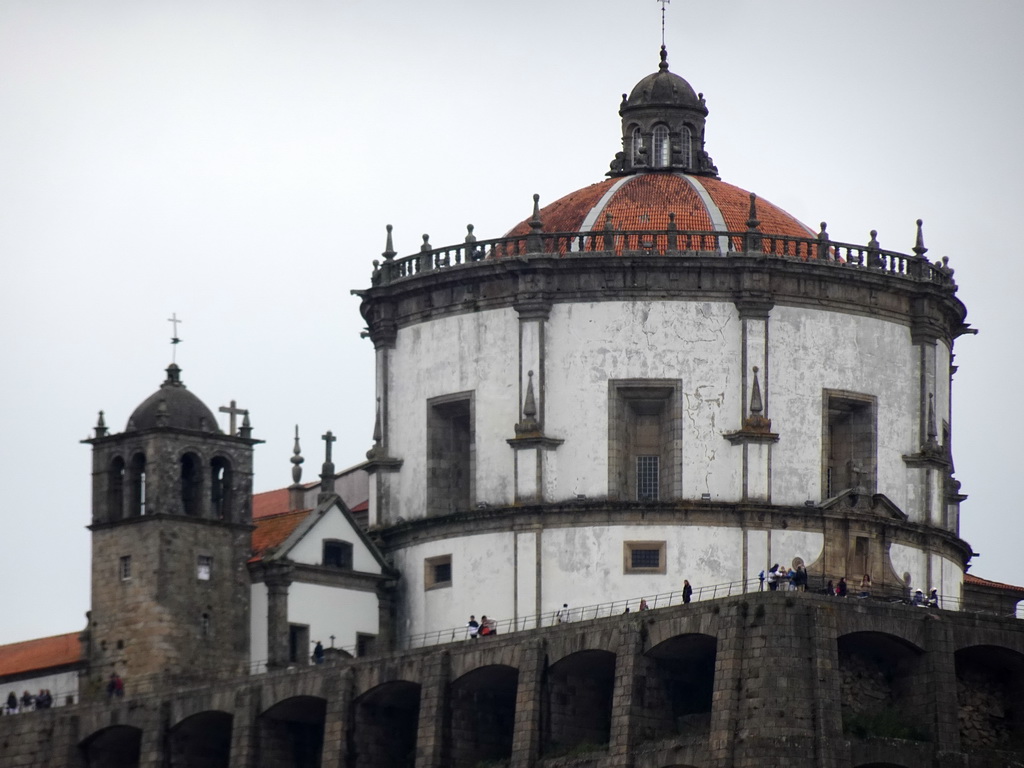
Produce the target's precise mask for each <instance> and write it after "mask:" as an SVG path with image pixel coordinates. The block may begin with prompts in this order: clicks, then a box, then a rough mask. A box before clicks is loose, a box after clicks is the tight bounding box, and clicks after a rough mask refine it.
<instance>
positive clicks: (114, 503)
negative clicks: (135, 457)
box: [107, 456, 125, 520]
mask: <svg viewBox="0 0 1024 768" xmlns="http://www.w3.org/2000/svg"><path fill="white" fill-rule="evenodd" d="M124 476H125V465H124V459H122V458H121V457H120V456H115V457H114V460H113V461H111V462H110V469H109V470H108V472H107V520H120V519H121V518H122V517H124Z"/></svg>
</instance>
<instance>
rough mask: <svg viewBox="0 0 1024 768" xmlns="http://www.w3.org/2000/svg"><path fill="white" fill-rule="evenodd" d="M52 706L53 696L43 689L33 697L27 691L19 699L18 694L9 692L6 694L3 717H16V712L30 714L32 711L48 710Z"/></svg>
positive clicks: (46, 689)
mask: <svg viewBox="0 0 1024 768" xmlns="http://www.w3.org/2000/svg"><path fill="white" fill-rule="evenodd" d="M52 706H53V694H51V693H50V691H49V689H48V688H43V689H42V690H41V691H39V693H37V694H36V695H35V696H33V695H32V694H31V693H29V692H28V691H25V693H23V694H22V695H21V699H20V700H19V699H18V694H16V693H15V692H14V691H11V692H10V693H9V694H7V704H6V706H5V707H4V714H5V715H16V714H18V712H31V711H32V710H33V709H49V708H50V707H52Z"/></svg>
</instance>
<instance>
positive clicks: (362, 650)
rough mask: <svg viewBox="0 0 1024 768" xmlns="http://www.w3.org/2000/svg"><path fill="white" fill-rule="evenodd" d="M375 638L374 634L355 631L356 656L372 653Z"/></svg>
mask: <svg viewBox="0 0 1024 768" xmlns="http://www.w3.org/2000/svg"><path fill="white" fill-rule="evenodd" d="M376 640H377V636H376V635H364V634H363V633H362V632H356V656H368V655H370V654H371V653H373V647H374V645H375V641H376Z"/></svg>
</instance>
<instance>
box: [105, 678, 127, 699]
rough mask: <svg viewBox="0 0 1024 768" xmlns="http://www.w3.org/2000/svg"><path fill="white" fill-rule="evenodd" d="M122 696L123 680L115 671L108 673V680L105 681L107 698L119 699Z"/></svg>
mask: <svg viewBox="0 0 1024 768" xmlns="http://www.w3.org/2000/svg"><path fill="white" fill-rule="evenodd" d="M122 696H124V680H122V679H121V676H120V675H119V674H117V673H116V672H111V673H110V680H108V681H107V698H108V699H120V698H121V697H122Z"/></svg>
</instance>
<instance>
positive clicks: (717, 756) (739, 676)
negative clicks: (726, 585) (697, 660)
mask: <svg viewBox="0 0 1024 768" xmlns="http://www.w3.org/2000/svg"><path fill="white" fill-rule="evenodd" d="M747 605H748V604H747V603H746V602H743V603H740V605H739V606H738V608H737V609H736V610H737V611H738V615H736V616H733V615H729V616H724V617H723V618H722V620H721V623H720V628H719V631H718V640H717V643H716V646H715V683H714V688H713V689H712V692H711V727H710V730H709V733H708V756H709V758H710V760H709V763H708V764H709V765H710V766H714V767H715V768H731V766H732V759H733V747H734V742H735V739H736V729H737V727H739V722H738V717H737V709H738V708H739V703H740V701H741V700H742V698H744V697H745V696H747V692H746V691H745V690H744V687H745V685H746V683H745V674H744V666H743V659H744V654H745V652H746V644H745V643H744V639H745V637H746V631H745V627H744V626H743V625H744V623H745V622H746V621H747V619H748V616H747V613H748V608H747ZM753 613H754V617H753V618H754V620H755V621H756V620H758V617H757V609H756V608H755V609H753ZM760 620H761V621H763V614H762V617H761V618H760ZM750 674H751V676H752V677H753V678H754V679H753V680H752V681H751V682H752V683H754V686H753V687H754V689H756V688H757V680H756V678H757V675H758V674H759V671H758V670H757V669H753V670H751V672H750Z"/></svg>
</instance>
